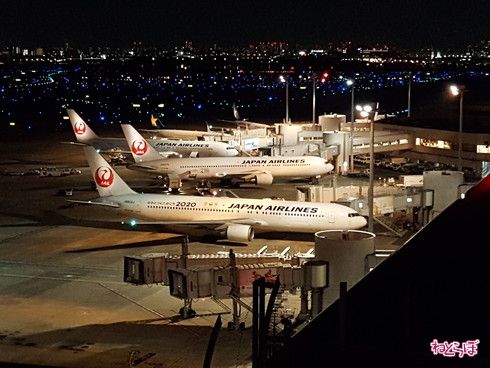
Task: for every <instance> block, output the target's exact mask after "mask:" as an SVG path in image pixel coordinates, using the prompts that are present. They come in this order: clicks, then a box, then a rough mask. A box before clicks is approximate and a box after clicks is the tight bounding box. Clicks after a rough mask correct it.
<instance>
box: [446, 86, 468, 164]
mask: <svg viewBox="0 0 490 368" xmlns="http://www.w3.org/2000/svg"><path fill="white" fill-rule="evenodd" d="M449 91H450V92H451V94H452V95H453V96H458V95H459V131H458V171H463V159H462V153H463V95H464V92H465V91H466V90H465V87H464V86H456V85H452V86H449Z"/></svg>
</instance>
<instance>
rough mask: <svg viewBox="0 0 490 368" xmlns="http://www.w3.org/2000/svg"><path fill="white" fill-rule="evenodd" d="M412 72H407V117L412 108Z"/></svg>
mask: <svg viewBox="0 0 490 368" xmlns="http://www.w3.org/2000/svg"><path fill="white" fill-rule="evenodd" d="M411 97H412V72H410V73H408V101H407V117H410V115H411V112H412V111H411V109H412V106H411V105H412V101H411Z"/></svg>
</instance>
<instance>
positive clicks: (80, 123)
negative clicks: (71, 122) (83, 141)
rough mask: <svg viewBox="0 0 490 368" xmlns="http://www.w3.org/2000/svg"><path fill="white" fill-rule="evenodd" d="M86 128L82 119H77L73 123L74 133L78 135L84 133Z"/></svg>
mask: <svg viewBox="0 0 490 368" xmlns="http://www.w3.org/2000/svg"><path fill="white" fill-rule="evenodd" d="M86 130H87V127H86V126H85V123H84V122H83V121H77V122H76V123H75V133H76V134H78V135H81V134H83V133H85V132H86Z"/></svg>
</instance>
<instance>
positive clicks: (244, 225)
mask: <svg viewBox="0 0 490 368" xmlns="http://www.w3.org/2000/svg"><path fill="white" fill-rule="evenodd" d="M84 150H85V154H86V157H87V160H88V163H89V165H90V170H91V173H92V176H93V178H94V181H95V183H96V186H97V190H98V193H99V198H98V199H96V200H93V201H72V202H77V203H84V204H90V205H98V206H104V207H106V208H112V209H114V210H116V211H118V212H119V213H120V214H121V215H123V216H124V217H125V218H126V221H128V222H132V223H140V224H151V225H186V226H198V227H201V228H205V229H208V230H211V231H213V232H216V233H218V234H220V235H221V237H223V238H225V239H227V240H229V241H233V242H247V241H250V240H252V239H253V237H254V233H255V231H256V230H259V231H288V232H316V231H320V230H328V229H344V230H346V229H359V228H361V227H363V226H365V225H366V219H365V218H364V217H362V216H361V215H360V214H359V213H357V212H356V211H354V210H353V209H351V208H349V207H346V206H342V205H338V204H333V203H312V202H298V201H279V200H271V199H245V198H224V197H198V196H184V195H179V196H170V195H164V194H145V193H143V194H141V193H136V192H135V191H133V190H132V189H131V188H130V187H129V186H128V185H127V184H126V183H125V182H124V181H123V180H122V178H121V177H120V176H119V175H118V174H117V173H116V172H115V171H114V169H113V168H112V167H111V166H110V165H109V164H108V163H107V161H106V160H105V159H104V158H103V157H102V156H101V155H100V154H99V153H97V152H96V150H95V149H94V148H93V147H84Z"/></svg>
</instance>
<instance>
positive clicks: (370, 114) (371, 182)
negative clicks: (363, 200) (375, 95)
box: [356, 104, 378, 232]
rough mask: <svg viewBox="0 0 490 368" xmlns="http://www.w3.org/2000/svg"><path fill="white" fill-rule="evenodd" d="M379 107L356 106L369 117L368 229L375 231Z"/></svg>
mask: <svg viewBox="0 0 490 368" xmlns="http://www.w3.org/2000/svg"><path fill="white" fill-rule="evenodd" d="M377 109H378V105H377V104H376V108H375V109H373V107H372V106H371V105H364V106H360V105H357V106H356V110H357V111H359V112H360V113H361V116H362V117H363V118H368V119H369V122H370V124H369V128H370V129H369V133H370V143H369V189H368V210H369V218H368V231H369V232H373V229H374V116H375V114H376V111H377Z"/></svg>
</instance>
